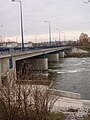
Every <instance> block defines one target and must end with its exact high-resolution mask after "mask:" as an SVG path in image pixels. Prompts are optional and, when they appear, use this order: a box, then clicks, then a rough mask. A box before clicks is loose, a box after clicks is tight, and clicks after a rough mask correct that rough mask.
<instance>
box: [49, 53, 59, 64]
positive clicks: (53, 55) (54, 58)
mask: <svg viewBox="0 0 90 120" xmlns="http://www.w3.org/2000/svg"><path fill="white" fill-rule="evenodd" d="M58 61H59V53H58V52H54V53H50V54H48V62H58Z"/></svg>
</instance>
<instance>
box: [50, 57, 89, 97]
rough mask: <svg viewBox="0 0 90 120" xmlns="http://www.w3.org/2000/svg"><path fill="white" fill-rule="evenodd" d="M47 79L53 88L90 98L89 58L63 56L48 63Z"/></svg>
mask: <svg viewBox="0 0 90 120" xmlns="http://www.w3.org/2000/svg"><path fill="white" fill-rule="evenodd" d="M49 79H50V80H53V81H54V83H55V84H54V88H56V89H60V90H66V91H71V92H78V93H80V94H81V95H82V98H83V99H90V58H63V59H60V62H58V63H50V64H49Z"/></svg>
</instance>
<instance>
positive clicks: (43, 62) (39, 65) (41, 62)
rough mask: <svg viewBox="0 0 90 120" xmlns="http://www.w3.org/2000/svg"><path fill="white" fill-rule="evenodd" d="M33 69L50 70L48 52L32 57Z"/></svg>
mask: <svg viewBox="0 0 90 120" xmlns="http://www.w3.org/2000/svg"><path fill="white" fill-rule="evenodd" d="M30 63H31V68H32V70H41V71H44V70H48V58H47V54H43V55H40V56H37V57H34V58H31V59H30Z"/></svg>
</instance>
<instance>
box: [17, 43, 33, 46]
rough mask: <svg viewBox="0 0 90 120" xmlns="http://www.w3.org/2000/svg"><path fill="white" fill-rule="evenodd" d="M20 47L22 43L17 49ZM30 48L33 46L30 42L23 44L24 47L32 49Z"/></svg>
mask: <svg viewBox="0 0 90 120" xmlns="http://www.w3.org/2000/svg"><path fill="white" fill-rule="evenodd" d="M21 46H22V43H18V47H21ZM32 46H33V43H32V42H27V43H24V47H32Z"/></svg>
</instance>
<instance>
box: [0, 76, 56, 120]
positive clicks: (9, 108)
mask: <svg viewBox="0 0 90 120" xmlns="http://www.w3.org/2000/svg"><path fill="white" fill-rule="evenodd" d="M8 78H9V80H8V82H7V86H2V87H1V88H0V119H1V120H47V116H49V114H50V112H51V110H52V108H53V105H54V103H55V102H56V101H57V99H58V97H56V96H54V95H51V94H50V92H48V87H47V86H43V85H30V84H25V85H22V84H17V83H16V80H15V78H14V76H13V77H11V76H9V77H8Z"/></svg>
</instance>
